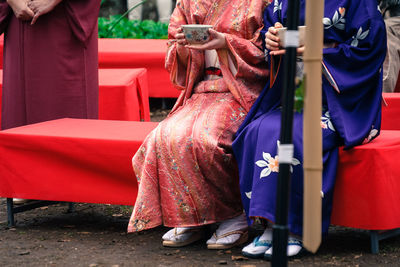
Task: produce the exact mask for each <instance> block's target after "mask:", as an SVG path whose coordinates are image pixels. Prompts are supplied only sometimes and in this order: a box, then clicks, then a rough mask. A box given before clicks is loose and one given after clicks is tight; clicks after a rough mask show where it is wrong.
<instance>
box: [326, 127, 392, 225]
mask: <svg viewBox="0 0 400 267" xmlns="http://www.w3.org/2000/svg"><path fill="white" fill-rule="evenodd" d="M399 158H400V131H389V130H383V131H381V135H380V136H379V137H378V138H377V139H375V140H374V141H372V142H371V143H369V144H366V145H362V146H359V147H356V148H355V149H351V150H348V151H343V150H342V151H340V157H339V159H340V162H339V168H338V174H337V180H336V185H335V193H334V200H333V212H332V221H331V222H332V224H336V225H342V226H348V227H353V228H359V229H368V230H384V229H394V228H399V227H400V205H399V203H400V194H399V192H400V168H399V166H398V164H399V163H398V159H399Z"/></svg>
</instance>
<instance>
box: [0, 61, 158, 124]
mask: <svg viewBox="0 0 400 267" xmlns="http://www.w3.org/2000/svg"><path fill="white" fill-rule="evenodd" d="M99 84H100V86H99V119H101V120H125V121H140V120H142V121H150V108H149V96H148V76H147V71H146V69H144V68H137V69H100V70H99ZM2 85H3V70H1V69H0V124H1V93H2Z"/></svg>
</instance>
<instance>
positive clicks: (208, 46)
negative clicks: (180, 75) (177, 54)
mask: <svg viewBox="0 0 400 267" xmlns="http://www.w3.org/2000/svg"><path fill="white" fill-rule="evenodd" d="M208 32H209V34H210V40H209V41H208V42H205V43H202V44H187V45H186V46H185V47H187V48H190V49H195V50H212V49H224V48H226V47H227V46H226V39H225V35H224V34H223V33H221V32H217V31H216V30H214V29H209V30H208Z"/></svg>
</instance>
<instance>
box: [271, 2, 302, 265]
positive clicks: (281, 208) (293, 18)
mask: <svg viewBox="0 0 400 267" xmlns="http://www.w3.org/2000/svg"><path fill="white" fill-rule="evenodd" d="M288 2H289V3H288V4H289V5H288V11H287V32H286V33H287V35H286V37H285V42H286V44H288V43H290V44H289V45H287V46H286V47H285V49H286V54H285V56H284V57H285V58H284V63H285V64H284V69H283V71H284V81H283V91H282V117H281V133H280V146H281V147H282V148H284V147H288V148H289V149H290V146H292V147H293V144H292V128H293V99H294V91H295V76H296V54H297V52H296V48H297V46H296V45H293V44H292V42H290V41H291V40H290V38H292V36H290V34H291V31H297V26H298V23H299V12H300V3H299V0H289V1H288ZM297 36H298V35H297ZM288 37H289V38H288ZM294 43H296V42H294ZM297 43H298V42H297ZM292 151H293V150H292ZM279 152H280V151H278V155H279ZM292 156H293V154H292ZM290 166H291V160H288V162H286V160H285V161H284V162H282V157H281V156H279V173H278V185H277V197H276V214H275V224H274V225H273V240H272V247H273V253H272V261H271V265H272V266H278V267H285V266H287V254H286V250H287V243H288V235H289V227H288V223H287V221H288V211H289V191H290Z"/></svg>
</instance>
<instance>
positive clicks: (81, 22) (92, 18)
mask: <svg viewBox="0 0 400 267" xmlns="http://www.w3.org/2000/svg"><path fill="white" fill-rule="evenodd" d="M63 2H64V5H65V9H66V12H67V15H68V16H67V18H68V22H69V24H70V25H71V28H72V31H73V32H74V34H75V35H76V37H77V38H78V39H79V40H80V41H82V42H83V43H84V44H86V42H87V41H88V39H89V38H90V36H91V35H92V34H93V32H94V31H95V28H96V26H97V18H98V16H99V10H100V0H67V1H63Z"/></svg>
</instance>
